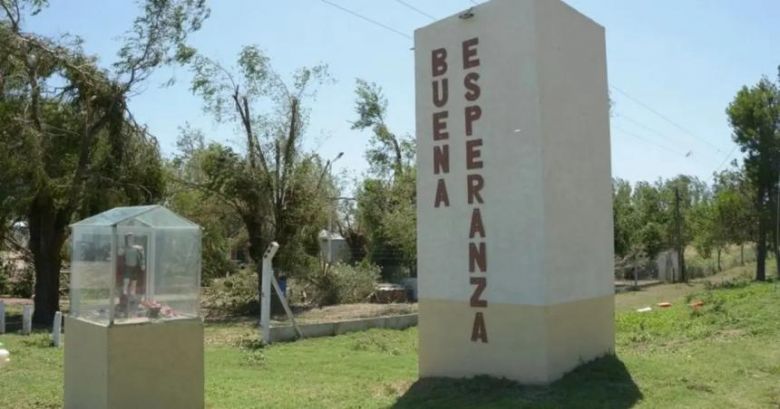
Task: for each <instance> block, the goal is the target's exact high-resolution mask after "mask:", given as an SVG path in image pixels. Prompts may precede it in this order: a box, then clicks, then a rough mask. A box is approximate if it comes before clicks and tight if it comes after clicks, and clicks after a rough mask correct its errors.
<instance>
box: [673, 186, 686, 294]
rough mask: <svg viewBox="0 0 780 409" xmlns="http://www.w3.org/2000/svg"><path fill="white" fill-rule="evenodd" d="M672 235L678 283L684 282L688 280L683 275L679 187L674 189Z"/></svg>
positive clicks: (683, 260) (683, 254) (683, 257)
mask: <svg viewBox="0 0 780 409" xmlns="http://www.w3.org/2000/svg"><path fill="white" fill-rule="evenodd" d="M674 224H675V226H674V230H675V232H674V235H675V246H676V247H677V268H679V269H680V281H683V282H686V281H688V278H687V277H686V274H685V249H684V248H683V239H682V217H680V187H679V186H675V187H674Z"/></svg>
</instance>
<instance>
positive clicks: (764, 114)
mask: <svg viewBox="0 0 780 409" xmlns="http://www.w3.org/2000/svg"><path fill="white" fill-rule="evenodd" d="M726 113H727V114H728V117H729V122H730V124H731V128H732V130H733V138H734V142H736V143H737V144H739V146H740V147H741V149H742V152H744V153H746V154H747V156H746V158H745V162H744V163H745V172H746V174H747V177H748V178H749V180H750V181H751V183H752V185H753V187H754V189H755V191H754V193H753V195H752V196H753V201H754V207H755V211H756V214H757V219H758V223H757V224H758V226H757V232H756V238H755V240H756V253H757V254H756V261H757V263H756V280H758V281H763V280H765V279H766V253H767V235H768V234H769V233H770V232H771V231H772V230H773V229H772V228H771V226H770V223H771V220H772V201H773V198H774V197H776V196H777V195H776V192H777V190H776V189H777V187H776V184H775V182H776V181H777V180H778V171H779V170H780V155H778V153H779V152H780V89H778V85H777V84H775V83H773V82H772V81H770V80H769V79H768V78H763V79H761V81H759V82H758V83H757V84H756V85H753V86H751V87H747V86H745V87H742V89H741V90H740V91H739V92H738V93H737V95H736V97H735V98H734V100H733V101H732V102H731V104H729V106H728V108H727V109H726ZM775 252H776V254H777V246H775ZM778 275H780V263H778Z"/></svg>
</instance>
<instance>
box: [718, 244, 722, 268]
mask: <svg viewBox="0 0 780 409" xmlns="http://www.w3.org/2000/svg"><path fill="white" fill-rule="evenodd" d="M720 251H721V250H720V248H718V272H720V271H721V267H720Z"/></svg>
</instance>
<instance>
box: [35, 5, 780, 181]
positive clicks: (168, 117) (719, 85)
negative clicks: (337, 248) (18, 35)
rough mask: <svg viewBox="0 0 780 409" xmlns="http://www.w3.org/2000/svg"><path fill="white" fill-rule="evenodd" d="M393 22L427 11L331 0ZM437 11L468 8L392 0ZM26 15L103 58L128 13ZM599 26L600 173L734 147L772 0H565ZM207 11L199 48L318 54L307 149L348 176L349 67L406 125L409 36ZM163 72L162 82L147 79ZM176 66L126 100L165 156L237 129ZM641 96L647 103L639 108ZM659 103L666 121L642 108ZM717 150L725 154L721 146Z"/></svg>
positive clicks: (697, 158)
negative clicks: (190, 140)
mask: <svg viewBox="0 0 780 409" xmlns="http://www.w3.org/2000/svg"><path fill="white" fill-rule="evenodd" d="M331 1H332V2H334V3H337V4H340V5H342V6H343V7H346V8H348V9H351V10H354V11H355V12H358V13H360V14H363V15H365V16H368V17H370V18H372V19H374V20H377V21H379V22H381V23H383V24H385V25H387V26H390V27H392V28H394V29H396V30H398V31H400V32H402V33H408V35H410V36H411V35H412V32H413V31H414V29H415V28H417V27H420V26H423V25H426V24H428V23H429V22H430V21H431V20H430V19H429V18H428V17H426V16H423V15H422V14H419V13H416V12H415V11H413V10H411V9H409V8H407V7H405V6H404V5H402V4H400V3H399V2H398V1H396V0H331ZM406 2H407V3H410V4H413V5H414V6H415V7H417V8H418V9H420V10H422V11H424V12H425V13H427V14H430V15H433V16H435V17H437V18H441V17H445V16H448V15H450V14H453V13H456V12H458V11H461V10H463V9H465V8H468V7H469V6H470V5H471V1H470V0H406ZM51 3H52V4H51V6H50V7H49V8H48V9H46V10H44V12H42V13H41V14H40V15H38V16H36V17H32V18H30V19H29V20H28V21H27V29H28V30H32V31H36V32H39V33H44V34H48V35H59V34H63V33H71V34H77V35H79V36H81V37H82V38H83V39H84V40H85V44H84V48H85V49H86V51H87V52H89V53H92V54H95V55H97V56H99V58H100V61H101V63H102V64H104V65H108V64H110V63H111V62H112V61H113V60H114V56H115V54H116V50H117V49H118V47H119V40H118V37H119V36H120V35H121V34H122V33H123V31H124V30H126V29H127V28H129V27H130V24H131V22H132V19H133V17H134V16H135V14H136V13H137V8H136V6H135V4H134V2H131V1H125V0H123V1H119V0H111V1H107V0H67V1H66V0H51ZM567 3H568V4H570V5H571V6H573V7H575V8H576V9H578V10H579V11H580V12H582V13H584V14H586V15H588V16H589V17H591V18H592V19H593V20H595V21H597V22H598V23H600V24H601V25H603V26H605V27H606V33H607V58H608V70H609V80H610V84H611V87H612V88H611V95H612V98H613V100H614V102H615V106H614V108H613V117H612V173H613V176H615V177H620V178H624V179H628V180H631V181H637V180H655V179H657V178H658V177H672V176H674V175H677V174H680V173H684V174H691V175H695V176H698V177H700V178H703V179H705V180H707V181H709V180H710V179H711V174H712V172H713V171H714V170H716V169H717V168H718V167H719V165H721V163H723V162H724V160H731V159H732V158H737V157H739V156H740V153H739V151H734V150H733V149H734V144H733V143H732V142H731V137H730V135H731V131H730V129H729V126H728V121H727V118H726V115H725V108H726V106H727V105H728V103H729V102H730V101H731V99H732V98H733V96H734V94H735V93H736V92H737V90H738V89H739V88H740V87H741V86H743V85H746V84H753V83H755V82H757V81H758V80H759V79H760V78H761V76H762V75H766V76H769V77H771V78H776V75H777V66H778V65H779V64H780V24H779V23H778V20H777V18H778V16H780V1H777V0H744V1H733V0H655V1H639V0H569V1H567ZM211 8H212V14H211V18H210V19H209V20H208V21H207V22H206V24H205V26H204V28H203V30H201V31H200V32H198V33H196V34H195V35H194V36H193V37H192V44H193V45H194V46H195V47H196V48H197V49H198V50H199V52H201V53H202V54H204V55H207V56H209V57H211V58H214V59H217V60H219V61H221V62H222V63H224V64H225V65H230V64H232V62H233V61H235V57H236V55H237V53H238V51H239V50H240V48H241V47H242V46H243V45H248V44H257V45H259V46H260V47H261V48H262V49H264V50H265V51H266V53H267V54H268V56H269V57H271V60H272V64H273V65H274V67H275V68H276V69H277V70H278V71H279V72H280V73H283V74H285V73H290V72H292V71H293V70H294V69H295V68H297V67H300V66H303V65H314V64H317V63H321V62H322V63H326V64H328V65H329V67H330V72H331V74H332V76H333V77H334V78H335V80H336V82H335V83H334V84H330V85H325V86H323V87H321V88H320V91H319V94H318V96H317V99H316V100H315V101H311V103H310V104H309V105H310V106H309V107H310V108H311V111H312V115H311V123H310V126H309V129H308V133H307V147H308V148H310V149H314V150H317V151H318V152H320V153H321V154H322V155H323V156H324V157H326V158H331V157H334V156H336V155H337V154H338V153H339V152H342V151H343V152H344V157H343V158H342V159H341V160H339V161H338V162H337V163H336V164H335V166H334V167H335V168H336V169H337V170H338V171H340V172H344V173H346V174H349V175H355V176H357V175H359V174H360V173H362V172H364V171H365V169H366V161H365V159H364V152H365V148H366V143H367V139H368V136H369V135H368V133H367V132H359V131H353V130H351V129H350V123H349V122H350V121H352V120H354V119H355V113H354V86H355V79H356V78H364V79H366V80H368V81H372V82H376V83H378V84H379V85H381V86H382V87H383V88H384V90H385V94H386V96H387V98H388V100H389V102H390V109H389V111H390V112H389V119H388V122H389V124H390V126H391V128H392V129H393V130H394V131H395V132H397V133H399V134H409V135H413V134H414V73H413V53H412V51H411V50H410V49H411V47H412V46H413V44H412V40H410V39H408V38H405V37H404V36H402V35H399V34H397V33H393V32H391V31H389V30H386V29H383V28H380V27H377V26H375V25H372V24H370V23H367V22H365V21H363V20H361V19H359V18H357V17H354V16H352V15H350V14H348V13H346V12H344V11H342V10H339V9H337V8H335V7H333V6H330V5H328V4H325V3H324V2H322V1H321V0H284V1H268V0H256V1H249V0H245V1H239V0H220V1H212V2H211ZM171 76H173V77H175V78H176V80H177V83H176V84H175V85H174V86H173V87H169V88H162V87H161V86H160V85H161V84H162V83H163V82H165V81H166V80H167V79H168V78H170V77H171ZM190 78H191V77H190V74H189V71H188V70H187V69H186V68H182V67H178V68H166V69H163V70H161V71H160V72H158V73H157V74H156V75H155V76H154V77H153V78H151V80H150V81H149V82H148V83H147V84H146V86H145V88H144V90H143V91H144V92H143V93H141V94H140V95H138V96H135V97H134V98H133V99H132V100H131V109H132V110H133V112H134V113H135V115H136V117H137V119H138V120H139V121H141V122H144V123H146V124H147V125H148V126H149V129H150V131H151V132H152V133H153V134H154V135H156V136H157V137H158V138H159V140H160V145H161V147H162V149H163V152H164V153H165V154H166V155H171V154H173V153H174V152H175V149H176V145H175V142H176V138H177V136H178V128H179V127H181V126H182V125H184V124H185V123H186V122H189V123H190V124H191V125H192V126H194V127H197V128H201V129H202V130H204V131H205V133H206V135H207V137H208V138H209V139H211V140H216V141H220V142H228V143H230V142H235V141H240V136H239V134H238V133H236V132H235V131H234V128H233V127H232V126H220V125H217V124H215V122H214V121H213V120H212V119H211V118H209V117H208V116H206V115H204V114H203V111H202V109H201V102H200V100H199V99H198V98H196V97H195V96H193V95H192V94H191V93H190V91H189V81H190ZM647 108H650V109H647ZM653 111H655V112H657V113H660V114H662V115H663V116H664V117H665V118H667V119H669V120H671V122H669V121H667V120H665V119H663V118H662V117H660V116H658V115H656V114H655V113H653ZM732 152H733V154H732V155H731V157H729V158H727V156H728V154H729V153H732Z"/></svg>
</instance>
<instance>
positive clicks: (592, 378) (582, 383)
mask: <svg viewBox="0 0 780 409" xmlns="http://www.w3.org/2000/svg"><path fill="white" fill-rule="evenodd" d="M640 399H642V393H641V392H640V391H639V388H638V387H637V385H636V384H635V383H634V381H633V379H631V374H629V373H628V370H627V369H626V367H625V365H623V362H621V361H620V360H619V359H618V358H617V357H616V356H607V357H604V358H600V359H598V360H596V361H593V362H591V363H588V364H586V365H583V366H582V367H580V368H578V369H576V370H575V371H573V372H571V373H568V374H567V375H566V376H564V377H563V379H561V380H559V381H557V382H555V383H553V384H551V385H549V386H521V385H519V384H517V383H515V382H512V381H509V380H506V379H496V378H490V377H487V376H483V377H475V378H472V379H445V378H431V379H421V380H419V381H417V382H415V383H414V384H413V385H412V387H411V388H409V390H408V391H407V392H406V393H405V394H404V395H403V396H402V397H401V398H399V399H398V401H397V402H396V403H395V405H393V408H394V409H409V408H447V409H450V408H574V407H576V408H611V409H623V408H630V407H632V406H633V405H634V404H635V403H636V402H637V401H639V400H640Z"/></svg>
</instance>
